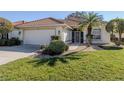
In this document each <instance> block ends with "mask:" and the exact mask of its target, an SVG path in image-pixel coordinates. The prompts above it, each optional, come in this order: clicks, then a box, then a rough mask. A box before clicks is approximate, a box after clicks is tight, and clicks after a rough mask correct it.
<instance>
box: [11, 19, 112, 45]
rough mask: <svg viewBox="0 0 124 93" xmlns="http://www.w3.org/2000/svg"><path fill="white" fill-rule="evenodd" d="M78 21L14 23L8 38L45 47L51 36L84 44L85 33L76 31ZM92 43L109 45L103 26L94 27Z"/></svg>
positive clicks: (108, 37)
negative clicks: (16, 38) (15, 38)
mask: <svg viewBox="0 0 124 93" xmlns="http://www.w3.org/2000/svg"><path fill="white" fill-rule="evenodd" d="M79 23H80V22H79V20H77V19H76V18H72V19H65V20H61V19H55V18H51V17H50V18H44V19H40V20H35V21H30V22H24V21H23V22H16V23H14V26H15V29H14V31H12V32H11V33H9V38H12V37H18V38H19V39H20V40H23V44H33V45H46V44H49V43H50V41H51V36H53V35H57V36H60V37H61V40H62V41H64V42H65V43H86V34H87V31H83V32H81V31H78V27H79ZM92 34H93V43H109V42H110V35H109V33H107V32H106V30H105V26H104V25H103V26H101V27H94V28H93V31H92Z"/></svg>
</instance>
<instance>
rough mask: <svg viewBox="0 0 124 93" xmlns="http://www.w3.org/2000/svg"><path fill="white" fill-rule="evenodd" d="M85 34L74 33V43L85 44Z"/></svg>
mask: <svg viewBox="0 0 124 93" xmlns="http://www.w3.org/2000/svg"><path fill="white" fill-rule="evenodd" d="M83 41H84V40H83V32H80V31H73V32H72V43H83Z"/></svg>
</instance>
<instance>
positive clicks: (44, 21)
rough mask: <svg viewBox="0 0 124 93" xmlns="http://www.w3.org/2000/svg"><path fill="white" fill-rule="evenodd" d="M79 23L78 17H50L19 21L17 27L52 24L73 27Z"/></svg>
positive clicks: (49, 25)
mask: <svg viewBox="0 0 124 93" xmlns="http://www.w3.org/2000/svg"><path fill="white" fill-rule="evenodd" d="M19 23H20V24H19ZM79 23H80V22H79V21H78V20H76V19H55V18H51V17H49V18H44V19H40V20H35V21H30V22H25V23H23V24H21V22H17V23H15V24H16V27H18V28H33V27H34V28H35V27H51V26H59V25H66V26H69V27H72V28H77V27H78V25H79Z"/></svg>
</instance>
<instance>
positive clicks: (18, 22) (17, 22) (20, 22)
mask: <svg viewBox="0 0 124 93" xmlns="http://www.w3.org/2000/svg"><path fill="white" fill-rule="evenodd" d="M24 23H26V22H25V21H16V22H13V25H14V26H17V25H21V24H24Z"/></svg>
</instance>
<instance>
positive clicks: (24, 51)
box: [0, 45, 39, 65]
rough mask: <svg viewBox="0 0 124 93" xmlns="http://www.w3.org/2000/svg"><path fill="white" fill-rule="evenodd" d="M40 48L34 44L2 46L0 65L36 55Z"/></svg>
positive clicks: (0, 49)
mask: <svg viewBox="0 0 124 93" xmlns="http://www.w3.org/2000/svg"><path fill="white" fill-rule="evenodd" d="M38 49H39V47H38V46H33V45H21V46H12V47H0V65H2V64H6V63H8V62H11V61H14V60H17V59H20V58H24V57H28V56H31V55H34V54H36V52H35V51H36V50H38Z"/></svg>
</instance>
